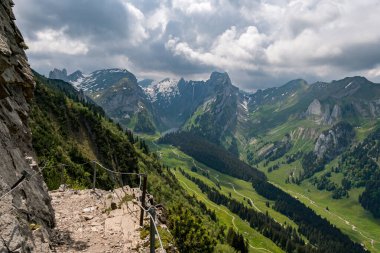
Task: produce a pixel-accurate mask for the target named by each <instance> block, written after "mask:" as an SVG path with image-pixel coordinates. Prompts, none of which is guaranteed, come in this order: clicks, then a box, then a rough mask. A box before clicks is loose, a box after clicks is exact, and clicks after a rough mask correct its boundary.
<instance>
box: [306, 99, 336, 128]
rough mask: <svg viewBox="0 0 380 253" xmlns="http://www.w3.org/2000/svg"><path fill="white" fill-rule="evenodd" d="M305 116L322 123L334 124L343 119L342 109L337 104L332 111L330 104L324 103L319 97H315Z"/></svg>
mask: <svg viewBox="0 0 380 253" xmlns="http://www.w3.org/2000/svg"><path fill="white" fill-rule="evenodd" d="M305 116H306V118H308V119H311V120H314V121H315V122H316V123H318V124H321V125H333V124H335V123H337V122H338V121H339V120H341V118H342V111H341V109H340V106H339V105H337V104H336V105H334V107H333V110H332V111H331V110H330V105H329V104H324V105H322V104H321V102H320V101H319V100H318V99H314V100H313V102H311V104H310V105H309V107H308V108H307V111H306V112H305Z"/></svg>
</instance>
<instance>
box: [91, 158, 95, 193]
mask: <svg viewBox="0 0 380 253" xmlns="http://www.w3.org/2000/svg"><path fill="white" fill-rule="evenodd" d="M95 183H96V162H95V161H94V178H93V179H92V190H93V191H95Z"/></svg>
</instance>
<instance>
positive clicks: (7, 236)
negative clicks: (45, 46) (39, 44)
mask: <svg viewBox="0 0 380 253" xmlns="http://www.w3.org/2000/svg"><path fill="white" fill-rule="evenodd" d="M12 7H13V1H12V0H2V1H1V2H0V20H1V22H0V119H1V120H0V228H1V229H0V252H20V253H21V252H50V245H49V244H50V240H49V233H50V228H52V227H53V226H54V223H55V220H54V213H53V210H52V207H51V200H50V197H49V195H48V193H47V189H46V186H45V184H44V182H43V179H42V176H41V175H40V174H39V168H38V167H37V166H36V163H35V162H34V160H35V159H34V157H35V154H34V152H33V148H32V144H31V132H30V129H29V127H28V114H29V110H30V107H29V103H28V102H29V101H30V100H31V99H32V97H33V89H34V81H33V75H32V72H31V69H30V67H29V65H28V62H27V58H26V55H25V52H24V49H26V48H27V47H26V45H25V43H24V40H23V38H22V35H21V33H20V31H19V30H18V28H17V27H16V25H15V23H14V20H15V17H14V15H13V12H12ZM24 172H26V173H27V174H28V175H33V177H31V178H29V179H25V180H24V181H23V182H22V184H20V185H19V186H18V187H16V188H15V190H14V191H12V192H10V193H9V191H10V190H11V187H12V186H14V185H15V183H16V182H17V181H18V179H20V178H21V176H22V174H23V173H24ZM36 173H37V174H36ZM7 193H8V194H7Z"/></svg>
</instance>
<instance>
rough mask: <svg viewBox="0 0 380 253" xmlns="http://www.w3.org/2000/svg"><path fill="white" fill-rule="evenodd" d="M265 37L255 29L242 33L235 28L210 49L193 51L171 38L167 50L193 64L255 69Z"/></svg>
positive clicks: (220, 36) (221, 36)
mask: <svg viewBox="0 0 380 253" xmlns="http://www.w3.org/2000/svg"><path fill="white" fill-rule="evenodd" d="M265 40H266V37H265V35H263V34H260V33H259V31H258V30H257V28H256V27H254V26H249V27H247V28H246V29H245V30H243V31H242V32H239V31H237V28H236V27H235V26H232V27H231V28H229V29H227V30H226V31H225V32H224V33H223V34H221V35H219V36H218V37H217V38H216V39H215V41H214V43H212V45H211V47H210V48H199V49H193V48H191V46H190V45H189V44H188V43H186V42H181V40H180V39H179V38H171V39H169V40H168V42H167V43H166V47H167V49H169V50H171V51H172V52H173V53H174V54H176V55H182V56H184V57H186V58H188V59H190V60H192V61H194V62H198V63H200V64H206V65H209V66H214V67H216V68H224V69H237V68H239V69H255V68H256V64H255V59H256V58H259V57H261V55H260V53H261V52H260V48H261V47H262V44H263V43H264V42H265Z"/></svg>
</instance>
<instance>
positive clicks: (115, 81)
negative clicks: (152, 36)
mask: <svg viewBox="0 0 380 253" xmlns="http://www.w3.org/2000/svg"><path fill="white" fill-rule="evenodd" d="M49 76H50V78H56V79H62V80H67V81H68V82H70V83H72V84H73V86H74V87H76V88H77V89H83V91H84V93H85V94H86V95H88V96H90V97H91V98H92V99H93V100H94V101H95V102H97V103H98V104H99V105H101V106H102V107H104V108H105V111H106V112H107V113H108V114H109V115H110V116H111V117H113V118H114V119H115V120H117V121H118V122H119V123H120V124H121V125H123V126H124V127H129V128H132V129H134V128H135V127H136V125H141V124H147V125H148V127H147V130H148V132H149V133H154V132H165V131H167V130H169V129H179V128H181V129H183V130H187V131H197V132H199V133H200V134H201V135H202V136H204V137H208V138H209V139H210V140H212V141H214V142H220V143H223V145H224V146H226V147H227V148H229V147H230V146H231V145H233V146H235V147H234V149H236V148H238V147H236V145H235V144H234V142H235V140H234V139H236V138H237V139H241V138H243V139H249V138H250V136H252V135H255V134H257V133H258V132H265V131H268V130H269V129H271V128H272V127H275V126H276V125H278V124H281V123H284V122H286V121H287V120H288V119H289V117H296V118H299V119H309V120H313V121H314V122H315V123H316V124H318V125H333V124H335V123H337V122H339V121H340V120H343V119H347V118H355V117H356V118H357V117H365V118H375V117H378V116H379V115H380V86H379V85H376V84H374V83H372V82H370V81H368V80H367V79H365V78H364V77H347V78H344V79H342V80H339V81H333V82H331V83H325V82H317V83H314V84H308V83H307V82H306V81H305V80H302V79H297V80H293V81H290V82H288V83H286V84H285V85H283V86H280V87H274V88H268V89H264V90H258V91H257V92H256V93H253V94H248V93H246V92H244V91H241V90H240V89H239V88H237V87H235V86H234V85H233V84H232V82H231V80H230V78H229V76H228V74H227V73H218V72H213V73H212V74H211V75H210V78H209V80H207V81H191V80H190V81H186V80H184V79H183V78H181V79H180V80H176V79H171V78H165V79H163V80H161V81H159V82H155V81H153V80H151V79H145V80H142V81H140V82H138V81H137V78H136V77H135V75H134V74H132V73H131V72H129V71H128V70H125V69H104V70H97V71H94V72H92V73H91V74H89V75H85V74H83V73H82V72H80V71H76V72H74V73H73V74H70V75H68V74H67V71H66V70H65V69H63V70H57V69H54V70H53V71H51V72H50V75H49ZM122 80H124V81H122ZM116 93H117V94H116ZM272 107H273V110H272V109H270V108H272ZM264 109H265V110H266V111H264ZM139 114H140V117H137V116H138V115H139ZM142 114H143V115H144V116H143V117H142V116H141V115H142ZM138 118H140V121H141V120H142V121H143V122H142V123H141V122H139V120H138ZM140 123H141V124H140ZM221 126H223V127H222V128H220V127H221ZM215 127H216V128H215ZM142 128H145V127H142ZM219 128H220V129H219ZM135 130H137V129H135ZM235 153H236V152H235Z"/></svg>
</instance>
